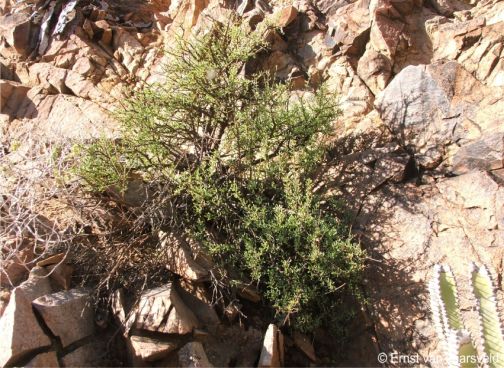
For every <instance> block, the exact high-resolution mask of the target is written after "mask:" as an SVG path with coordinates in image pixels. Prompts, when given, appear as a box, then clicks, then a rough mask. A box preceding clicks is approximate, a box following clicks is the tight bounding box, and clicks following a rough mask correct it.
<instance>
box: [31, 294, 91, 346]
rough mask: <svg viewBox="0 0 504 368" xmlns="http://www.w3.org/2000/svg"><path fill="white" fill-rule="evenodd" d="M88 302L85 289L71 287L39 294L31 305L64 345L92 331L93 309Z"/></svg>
mask: <svg viewBox="0 0 504 368" xmlns="http://www.w3.org/2000/svg"><path fill="white" fill-rule="evenodd" d="M88 302H89V291H88V290H87V289H72V290H68V291H60V292H58V293H54V294H49V295H44V296H41V297H39V298H37V299H36V300H34V301H33V306H34V307H35V308H36V309H37V310H38V311H39V312H40V314H41V315H42V318H43V319H44V322H45V323H46V325H47V327H49V329H50V330H51V332H52V333H53V334H54V335H55V336H58V337H59V338H60V339H61V343H62V345H63V347H66V346H68V345H70V344H71V343H73V342H75V341H78V340H80V339H83V338H84V337H87V336H89V335H92V334H93V332H94V322H93V310H92V308H91V306H90V305H89V303H88Z"/></svg>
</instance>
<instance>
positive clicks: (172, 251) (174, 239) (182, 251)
mask: <svg viewBox="0 0 504 368" xmlns="http://www.w3.org/2000/svg"><path fill="white" fill-rule="evenodd" d="M158 236H159V241H160V242H161V249H163V250H164V251H165V252H166V259H167V265H166V267H167V268H168V269H169V270H170V271H171V272H173V273H175V274H177V275H180V276H181V277H183V278H184V279H186V280H190V281H203V280H206V279H207V278H208V270H207V269H205V268H204V267H203V266H202V265H200V264H199V263H198V262H196V260H195V258H194V257H193V255H192V251H191V248H190V247H189V245H188V244H187V243H186V241H185V240H184V239H183V238H182V237H181V236H177V235H176V234H169V233H165V232H163V231H160V232H159V233H158Z"/></svg>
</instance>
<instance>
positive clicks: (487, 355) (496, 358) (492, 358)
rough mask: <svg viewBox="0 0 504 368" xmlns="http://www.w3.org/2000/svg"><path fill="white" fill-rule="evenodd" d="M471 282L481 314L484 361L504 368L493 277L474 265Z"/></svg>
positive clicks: (503, 344) (482, 268)
mask: <svg viewBox="0 0 504 368" xmlns="http://www.w3.org/2000/svg"><path fill="white" fill-rule="evenodd" d="M471 281H472V282H471V284H472V287H473V294H474V298H475V299H476V307H477V309H478V314H479V327H480V335H481V339H480V341H481V346H480V350H481V351H482V352H483V354H484V356H483V361H484V362H485V363H486V364H487V366H489V367H491V368H494V367H504V335H503V332H502V324H501V318H500V315H499V310H498V306H497V300H496V299H495V287H494V283H493V281H492V277H491V276H490V272H488V269H487V268H486V267H484V266H482V267H478V266H477V265H476V264H474V263H473V265H472V272H471Z"/></svg>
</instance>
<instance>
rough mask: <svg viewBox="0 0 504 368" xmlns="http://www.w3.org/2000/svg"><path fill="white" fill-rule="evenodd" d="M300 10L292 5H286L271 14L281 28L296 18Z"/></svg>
mask: <svg viewBox="0 0 504 368" xmlns="http://www.w3.org/2000/svg"><path fill="white" fill-rule="evenodd" d="M297 14H298V10H297V9H296V8H295V7H293V6H292V5H288V6H285V7H283V8H281V9H279V10H277V11H275V12H274V13H273V14H272V15H271V19H273V20H274V22H275V25H276V26H277V27H279V28H285V27H287V26H288V25H289V24H291V23H292V22H293V21H294V19H296V17H297Z"/></svg>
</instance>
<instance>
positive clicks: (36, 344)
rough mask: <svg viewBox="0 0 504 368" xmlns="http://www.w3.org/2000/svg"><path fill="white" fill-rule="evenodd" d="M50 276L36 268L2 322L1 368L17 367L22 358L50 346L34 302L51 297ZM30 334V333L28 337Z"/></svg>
mask: <svg viewBox="0 0 504 368" xmlns="http://www.w3.org/2000/svg"><path fill="white" fill-rule="evenodd" d="M46 275H47V273H46V271H45V270H43V269H41V268H37V267H36V268H34V269H32V271H31V272H30V276H29V278H28V280H26V281H25V282H23V283H22V284H21V285H19V286H18V287H16V288H15V289H14V290H13V291H12V293H11V295H10V300H9V304H8V305H7V308H6V309H5V311H4V313H3V316H2V317H1V318H0V334H1V338H0V366H2V367H5V366H6V365H7V364H13V365H15V364H16V361H17V359H20V358H22V357H23V356H25V354H28V353H30V352H32V351H34V350H36V349H38V348H42V347H46V346H49V345H51V340H50V339H49V337H48V336H47V335H46V334H45V333H44V332H43V331H42V329H41V328H40V326H39V324H38V321H37V319H36V318H35V315H34V314H33V311H32V305H31V302H32V301H33V300H34V299H36V298H38V297H40V296H42V295H46V294H49V293H51V285H50V284H49V279H48V278H47V277H46ZM27 331H29V333H27Z"/></svg>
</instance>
